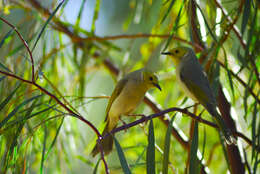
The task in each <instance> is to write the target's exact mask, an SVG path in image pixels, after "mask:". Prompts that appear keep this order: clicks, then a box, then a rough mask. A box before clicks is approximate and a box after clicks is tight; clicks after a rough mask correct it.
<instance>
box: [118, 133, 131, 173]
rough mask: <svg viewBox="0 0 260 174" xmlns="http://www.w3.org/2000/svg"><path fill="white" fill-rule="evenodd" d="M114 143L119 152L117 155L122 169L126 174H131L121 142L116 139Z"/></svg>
mask: <svg viewBox="0 0 260 174" xmlns="http://www.w3.org/2000/svg"><path fill="white" fill-rule="evenodd" d="M114 142H115V147H116V151H117V155H118V157H119V161H120V164H121V167H122V169H123V171H124V173H125V174H130V173H131V171H130V169H129V167H128V164H127V161H126V159H125V155H124V152H123V150H122V148H121V146H120V144H119V142H118V141H117V139H116V138H115V137H114Z"/></svg>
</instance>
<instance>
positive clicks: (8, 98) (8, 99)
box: [0, 84, 21, 111]
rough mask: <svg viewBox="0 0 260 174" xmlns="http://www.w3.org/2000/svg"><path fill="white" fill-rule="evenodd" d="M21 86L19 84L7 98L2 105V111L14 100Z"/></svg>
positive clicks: (0, 104)
mask: <svg viewBox="0 0 260 174" xmlns="http://www.w3.org/2000/svg"><path fill="white" fill-rule="evenodd" d="M20 86H21V84H19V85H18V86H17V87H16V88H15V89H14V90H13V92H11V94H9V96H7V97H6V99H5V100H4V101H3V102H1V103H0V111H1V110H2V109H3V108H4V107H5V105H6V104H7V103H8V102H9V101H10V100H11V99H12V97H13V96H14V94H15V92H16V91H17V89H18V88H20Z"/></svg>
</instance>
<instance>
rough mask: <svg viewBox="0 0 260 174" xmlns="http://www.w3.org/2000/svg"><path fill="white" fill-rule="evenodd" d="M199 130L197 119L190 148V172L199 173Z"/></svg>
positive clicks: (192, 173) (190, 173) (191, 173)
mask: <svg viewBox="0 0 260 174" xmlns="http://www.w3.org/2000/svg"><path fill="white" fill-rule="evenodd" d="M198 141H199V132H198V122H197V121H195V125H194V132H193V136H192V140H191V149H190V161H189V172H188V173H189V174H199V169H200V167H199V160H198V157H197V151H198V145H199V142H198Z"/></svg>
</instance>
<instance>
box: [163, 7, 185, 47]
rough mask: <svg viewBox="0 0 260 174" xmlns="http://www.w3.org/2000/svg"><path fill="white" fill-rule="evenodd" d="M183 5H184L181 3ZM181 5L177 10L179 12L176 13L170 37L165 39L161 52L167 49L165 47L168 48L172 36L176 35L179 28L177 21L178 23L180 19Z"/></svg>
mask: <svg viewBox="0 0 260 174" xmlns="http://www.w3.org/2000/svg"><path fill="white" fill-rule="evenodd" d="M183 4H184V3H183ZM183 4H182V5H181V8H180V10H179V12H178V15H177V17H176V20H175V22H174V26H173V28H172V31H171V35H170V37H169V38H168V39H167V42H166V44H165V47H164V49H163V51H165V50H166V49H167V47H168V46H169V44H170V43H171V40H172V38H173V36H174V34H175V33H176V31H177V29H178V28H179V21H180V18H181V17H180V16H181V12H182V8H183Z"/></svg>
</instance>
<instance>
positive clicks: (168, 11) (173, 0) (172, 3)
mask: <svg viewBox="0 0 260 174" xmlns="http://www.w3.org/2000/svg"><path fill="white" fill-rule="evenodd" d="M174 3H175V0H172V1H171V3H170V6H169V8H168V9H167V11H166V13H165V15H164V16H163V19H162V21H161V24H162V23H163V22H164V20H165V19H166V18H167V16H168V14H169V13H170V11H171V9H172V7H173V5H174Z"/></svg>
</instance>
